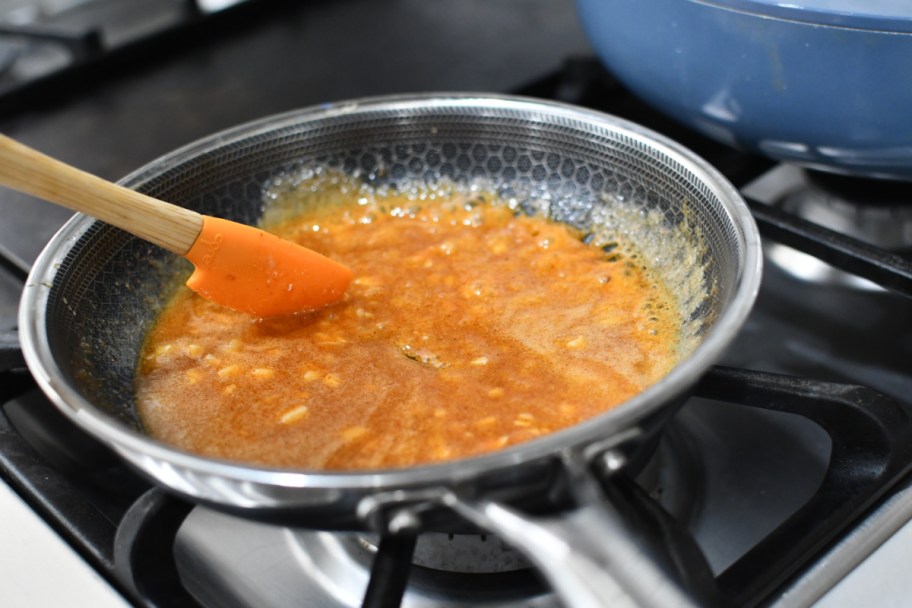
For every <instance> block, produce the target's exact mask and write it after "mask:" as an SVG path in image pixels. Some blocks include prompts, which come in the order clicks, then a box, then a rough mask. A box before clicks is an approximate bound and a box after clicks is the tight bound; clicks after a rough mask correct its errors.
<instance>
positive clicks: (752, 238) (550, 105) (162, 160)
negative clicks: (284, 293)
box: [19, 92, 762, 507]
mask: <svg viewBox="0 0 912 608" xmlns="http://www.w3.org/2000/svg"><path fill="white" fill-rule="evenodd" d="M454 105H459V106H465V107H471V106H481V107H490V108H492V109H494V108H513V109H522V110H526V111H539V112H541V113H542V114H544V115H547V116H548V118H549V119H555V118H561V117H562V118H568V119H573V120H577V121H581V122H587V123H590V124H592V125H593V126H596V127H601V128H606V129H608V130H610V131H613V132H621V133H623V134H624V135H626V136H627V137H630V138H632V139H634V140H636V141H638V142H641V143H645V144H648V145H649V146H650V147H652V148H656V149H658V150H659V151H661V152H662V153H663V154H666V155H667V156H669V157H670V158H672V159H674V160H675V161H676V162H678V163H680V164H681V165H682V166H684V167H686V168H687V169H689V170H690V171H691V172H693V174H694V175H695V176H696V177H698V178H699V179H700V181H701V183H702V184H703V185H704V186H706V187H707V188H709V189H710V190H711V191H712V192H713V193H714V194H715V195H716V196H717V197H718V198H719V200H720V201H721V202H722V205H723V207H724V209H725V211H726V212H727V213H728V215H729V217H730V218H731V221H732V227H733V228H734V229H735V231H736V232H737V235H738V237H739V244H740V247H741V249H742V252H743V260H742V265H741V268H740V281H739V282H738V284H737V285H736V286H735V291H734V295H733V297H732V298H731V301H730V302H729V303H728V305H727V306H726V307H725V309H724V310H723V311H722V312H721V313H720V315H719V317H718V318H717V320H716V322H715V323H714V324H713V326H712V327H711V328H710V330H709V332H708V333H707V335H706V336H705V337H704V338H703V339H701V341H700V343H699V344H698V346H697V347H696V348H695V349H694V351H693V352H692V353H691V354H690V355H689V356H688V357H686V358H685V359H684V360H683V361H681V362H680V363H679V364H678V365H677V366H675V368H674V369H672V371H671V372H669V373H668V374H667V375H666V376H664V377H663V378H662V379H661V380H659V381H658V382H657V383H656V384H654V385H652V386H650V387H649V388H647V389H646V390H644V391H642V392H641V393H638V394H637V395H635V396H634V397H632V398H631V399H629V400H627V401H625V402H624V403H622V404H620V405H618V406H616V407H614V408H612V409H610V410H607V411H606V412H604V413H602V414H600V415H598V416H595V417H594V418H591V419H589V420H586V421H584V422H581V423H579V424H577V425H574V426H572V427H568V428H565V429H562V430H559V431H555V432H553V433H550V434H548V435H546V436H543V437H540V438H537V439H534V440H531V441H528V442H525V443H522V444H518V445H515V446H511V447H509V448H505V449H502V450H498V451H495V452H490V453H487V454H482V455H478V456H473V457H470V458H463V459H458V460H452V461H445V462H441V463H436V464H429V465H421V466H415V467H407V468H391V469H378V470H355V471H320V470H302V469H288V468H279V467H266V466H258V465H250V464H244V463H239V462H236V461H228V460H220V459H214V458H207V457H202V456H198V455H195V454H192V453H190V452H187V451H184V450H180V449H177V448H174V447H171V446H169V445H166V444H164V443H162V442H160V441H157V440H154V439H152V438H150V437H148V436H147V435H144V434H141V433H139V432H137V431H134V430H132V429H129V428H127V427H126V426H125V425H123V424H122V423H120V422H118V421H116V420H114V419H113V418H112V417H111V416H109V415H107V414H105V413H104V412H102V411H101V410H100V409H98V408H96V407H95V406H93V405H92V404H91V403H90V402H89V401H87V400H86V399H84V398H83V397H82V396H81V395H80V394H79V393H78V392H77V391H76V390H74V389H73V387H71V386H69V385H68V384H67V383H66V382H65V381H64V380H63V377H62V374H61V372H60V369H59V367H58V366H57V365H56V363H55V359H54V355H53V352H52V351H51V348H50V345H49V341H48V339H47V335H46V333H45V332H44V328H45V327H46V304H47V298H48V295H49V294H50V290H51V287H50V286H52V285H53V281H54V277H55V274H56V265H57V264H58V263H59V261H60V260H62V259H63V258H64V257H65V256H66V254H67V253H68V252H69V251H70V249H71V248H72V246H73V245H74V244H75V243H76V242H77V241H78V239H79V238H80V237H81V236H82V235H83V234H84V233H85V232H86V231H87V230H88V229H89V228H90V227H91V226H93V225H94V224H95V223H99V222H98V220H95V219H94V218H91V217H88V216H84V215H82V214H76V215H75V216H74V217H73V218H71V219H70V220H69V221H67V223H66V224H64V225H63V227H61V229H60V230H59V231H58V232H57V233H56V234H55V235H54V236H53V237H52V239H51V240H50V241H49V242H48V243H47V245H46V246H45V248H44V249H43V250H42V252H41V254H39V256H38V258H37V259H36V261H35V263H34V265H33V267H32V270H31V272H30V274H29V278H28V281H27V283H26V287H25V289H24V291H23V293H22V298H21V300H20V307H19V327H20V341H21V343H22V350H23V355H24V357H25V360H26V363H27V365H28V367H29V370H30V371H31V373H32V375H33V376H34V377H35V379H36V382H37V383H38V385H39V387H40V388H41V389H42V391H43V392H44V393H45V394H46V395H47V396H48V398H49V399H50V400H51V402H52V403H53V404H54V405H55V406H56V407H57V409H59V410H60V411H61V412H62V413H64V415H66V416H67V417H68V418H70V419H71V420H72V421H73V422H74V423H76V424H77V426H79V427H81V428H82V429H84V430H85V431H87V432H88V433H89V434H90V435H92V436H93V437H95V438H96V439H99V440H101V441H102V442H103V443H105V444H107V445H109V446H110V447H112V448H113V449H114V450H115V451H117V452H118V453H119V454H120V455H121V456H123V457H124V458H126V459H127V460H128V461H130V462H132V463H133V464H135V465H137V466H139V468H141V469H142V470H144V471H145V472H146V473H147V474H150V475H151V476H152V477H153V478H154V479H156V480H157V481H158V482H159V483H161V484H163V485H165V486H168V487H171V488H172V489H177V490H178V491H181V490H183V491H184V492H186V490H187V488H186V486H185V484H178V487H175V485H174V481H173V480H168V479H162V475H161V474H154V473H152V472H151V471H155V470H160V469H161V468H162V466H164V467H165V469H168V470H171V469H175V468H176V469H179V470H181V471H189V472H192V473H193V474H194V475H195V476H200V477H203V478H221V479H230V480H231V481H232V482H234V483H241V484H251V483H252V484H257V485H264V486H269V487H273V488H289V489H301V490H352V491H356V490H360V491H366V490H371V491H381V490H395V489H401V488H404V487H410V488H412V487H425V486H440V485H451V484H453V483H455V482H458V481H461V480H466V479H471V478H477V477H479V476H481V475H483V474H487V473H490V472H492V471H495V470H504V471H505V470H509V469H511V468H513V467H518V466H522V465H529V464H534V463H541V462H545V461H547V460H549V459H552V458H553V457H554V456H555V455H556V454H558V453H560V452H561V451H563V450H566V449H581V448H584V447H586V446H589V445H592V444H594V443H596V442H599V441H604V440H605V439H607V438H610V437H613V436H617V435H618V434H620V433H622V432H623V431H626V430H630V429H632V428H635V427H636V426H637V423H639V422H640V421H641V420H643V419H645V418H647V417H649V416H650V415H651V414H654V413H657V412H658V411H659V410H661V409H662V408H664V407H666V406H668V405H670V404H671V403H673V402H674V401H675V400H676V399H677V398H678V397H681V396H683V395H685V394H686V392H687V390H688V389H689V388H690V387H691V386H692V385H693V384H695V383H696V382H697V381H698V380H699V378H700V377H701V376H702V375H703V373H705V372H706V371H707V370H708V369H709V367H710V366H711V365H713V364H714V363H715V361H716V360H717V359H718V357H719V356H720V355H721V353H722V352H723V351H724V349H725V348H726V347H727V346H728V345H729V344H730V342H731V341H732V340H733V339H734V337H735V336H736V335H737V333H738V331H739V329H740V328H741V326H742V325H743V323H744V321H745V320H746V318H747V316H748V314H749V313H750V311H751V309H752V307H753V303H754V301H755V299H756V296H757V293H758V291H759V286H760V281H761V278H762V251H761V244H760V237H759V232H758V230H757V226H756V223H755V222H754V219H753V216H752V215H751V214H750V211H749V209H748V207H747V205H746V204H745V203H744V201H743V199H742V197H741V195H740V194H739V193H738V191H737V189H735V188H734V186H733V185H732V184H731V183H729V182H728V180H727V179H726V178H725V177H724V176H722V174H721V173H720V172H719V171H718V170H716V169H715V168H714V167H713V166H711V165H710V164H709V163H708V162H706V161H705V160H704V159H702V158H701V157H699V156H697V155H696V154H695V153H694V152H692V151H690V150H689V149H687V148H686V147H684V146H683V145H681V144H678V143H677V142H675V141H673V140H671V139H669V138H667V137H665V136H664V135H661V134H659V133H656V132H654V131H652V130H651V129H648V128H646V127H643V126H641V125H638V124H636V123H633V122H631V121H628V120H626V119H623V118H619V117H617V116H614V115H610V114H606V113H603V112H599V111H596V110H590V109H587V108H583V107H580V106H575V105H572V104H567V103H562V102H555V101H547V100H540V99H535V98H529V97H522V96H515V95H499V94H490V93H452V92H431V93H423V94H407V95H385V96H376V97H366V98H361V99H355V100H346V101H339V102H334V103H324V104H318V105H313V106H309V107H306V108H302V109H298V110H292V111H289V112H284V113H280V114H275V115H272V116H267V117H264V118H260V119H258V120H254V121H250V122H246V123H243V124H241V125H238V126H234V127H231V128H228V129H225V130H222V131H219V132H216V133H214V134H211V135H208V136H206V137H203V138H200V139H197V140H196V141H194V142H191V143H189V144H187V145H185V146H183V147H180V148H177V149H176V150H174V151H172V152H170V153H168V154H165V155H164V156H161V157H159V158H157V159H155V160H153V161H151V162H150V163H147V164H146V165H144V166H142V167H140V168H139V169H137V170H135V171H133V172H132V173H130V174H128V175H127V176H126V177H124V178H122V179H121V180H119V182H118V183H119V184H121V185H124V186H127V187H130V188H137V187H140V186H142V185H143V184H144V183H146V182H147V181H149V180H150V179H152V178H153V177H155V176H156V175H158V174H160V173H161V172H162V171H165V170H167V169H168V168H170V167H173V166H176V165H179V164H180V163H181V162H185V161H186V160H187V158H189V157H192V156H193V155H197V154H201V153H203V152H205V151H207V150H212V149H214V148H218V147H221V146H224V145H227V144H230V143H233V142H236V141H239V140H243V139H247V138H252V137H254V136H256V135H258V134H263V133H267V132H271V131H277V130H279V129H281V128H283V127H287V126H292V125H299V124H302V123H305V122H306V121H308V120H312V119H314V118H318V117H319V118H323V117H330V116H333V115H343V114H348V113H354V112H358V111H362V110H379V109H381V108H392V107H396V108H399V109H406V108H410V107H411V108H415V107H424V108H432V107H434V106H440V107H453V106H454ZM150 467H151V469H150ZM194 489H197V488H192V489H191V491H190V492H189V494H190V495H193V496H196V497H200V498H211V496H209V495H203V494H201V493H199V492H194V491H193V490H194ZM267 503H269V501H265V503H264V504H257V505H256V506H258V507H268V506H287V504H286V503H287V501H284V500H280V501H279V502H278V503H277V504H275V505H272V504H267Z"/></svg>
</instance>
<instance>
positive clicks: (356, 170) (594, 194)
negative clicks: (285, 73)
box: [22, 96, 759, 504]
mask: <svg viewBox="0 0 912 608" xmlns="http://www.w3.org/2000/svg"><path fill="white" fill-rule="evenodd" d="M666 143H667V146H671V147H666V144H662V145H658V146H657V144H656V143H655V140H654V139H652V135H651V134H644V132H643V131H642V130H641V129H639V128H638V127H635V126H634V125H629V124H627V123H624V122H623V121H617V120H616V119H613V118H608V117H605V116H604V115H599V114H596V113H592V112H587V111H581V110H579V109H578V108H571V107H568V106H562V105H559V104H550V103H540V102H533V101H529V100H518V99H511V98H491V97H485V98H478V97H475V96H449V97H432V96H428V97H414V98H407V99H404V98H403V99H399V98H392V99H380V100H373V101H366V102H362V103H359V104H348V105H346V104H340V105H336V106H329V107H328V108H316V109H312V110H306V111H303V112H298V113H293V114H289V115H284V116H280V117H274V118H271V119H267V120H265V121H261V122H259V123H255V124H252V125H246V126H243V127H240V128H238V129H235V130H232V131H228V132H225V133H222V134H219V135H216V136H213V137H211V138H208V139H206V140H203V141H201V142H197V143H196V144H192V145H191V146H188V147H187V148H184V149H182V150H179V151H177V152H175V153H173V154H171V155H169V156H167V157H165V158H163V159H160V160H158V161H156V162H154V163H152V164H150V165H148V166H147V167H144V168H143V169H140V170H139V171H137V172H136V173H134V174H132V175H131V176H129V177H127V178H126V179H125V180H123V181H122V182H121V183H123V184H125V185H127V186H129V187H134V188H136V189H138V190H140V191H142V192H145V193H146V194H149V195H152V196H155V197H158V198H162V199H164V200H168V201H171V202H174V203H177V204H179V205H183V206H186V207H190V208H192V209H195V210H197V211H200V212H202V213H206V214H210V215H216V216H221V217H227V218H229V219H233V220H238V221H241V222H245V223H256V222H257V220H258V219H259V218H260V216H261V215H262V213H263V210H264V196H263V195H264V188H266V187H267V186H268V185H269V184H271V183H273V182H274V180H275V179H276V178H277V176H283V175H284V176H294V175H298V174H300V173H301V172H302V171H306V170H307V169H308V168H309V167H314V166H321V167H331V168H336V169H340V170H342V171H344V172H347V173H351V174H356V175H358V176H360V178H361V179H362V180H364V181H366V182H368V183H370V184H372V185H374V186H376V187H383V186H384V185H402V184H404V183H407V182H408V181H411V180H419V181H433V180H441V179H445V180H449V181H452V182H453V183H455V184H457V185H458V186H459V187H463V188H470V187H472V186H473V185H476V186H477V185H478V184H482V185H483V186H484V187H485V188H487V189H490V188H492V187H493V188H494V189H495V190H497V191H498V192H499V193H500V194H501V195H502V196H505V197H507V198H514V199H516V202H517V204H518V206H519V207H520V208H523V209H527V210H532V211H542V212H545V213H547V214H548V215H550V216H551V217H553V218H555V219H558V220H560V221H565V222H568V223H570V224H573V225H575V226H578V227H582V228H584V229H586V230H588V231H591V232H594V233H595V234H596V238H601V239H606V240H607V241H610V240H611V239H612V238H614V237H616V236H623V238H625V239H633V240H634V241H635V242H637V243H638V244H639V248H640V254H641V255H643V256H645V257H646V258H648V259H649V260H650V263H651V264H653V265H654V266H655V267H657V268H658V269H659V270H660V273H661V274H662V275H663V276H664V278H665V280H666V282H668V283H669V285H670V286H671V288H672V289H673V290H674V291H677V295H678V297H679V299H680V301H681V306H682V312H683V313H684V316H685V318H687V319H688V321H687V327H686V328H685V334H686V336H687V337H686V339H685V340H684V342H683V344H682V349H683V351H684V354H685V355H689V354H692V352H694V350H695V349H696V351H697V352H698V353H699V351H700V350H701V349H704V348H705V347H706V344H705V343H706V342H707V340H706V338H707V336H709V335H711V334H713V333H719V332H722V333H725V334H730V333H733V332H734V331H735V330H736V329H737V327H736V326H737V325H739V324H740V322H741V321H742V320H743V317H744V316H745V315H746V308H749V306H750V303H751V301H752V298H753V292H754V291H755V290H756V284H757V281H758V280H759V277H758V276H757V275H758V273H759V262H758V259H759V258H758V257H757V255H756V251H753V250H752V248H754V249H755V248H756V247H757V242H756V241H757V239H756V234H755V232H754V231H755V229H754V228H753V225H752V223H750V220H749V216H748V215H747V214H746V211H743V210H741V209H740V207H739V206H738V204H739V203H738V197H737V194H735V193H734V191H733V190H731V189H730V186H728V185H727V184H726V183H725V182H724V180H722V179H721V178H720V177H719V176H718V175H716V174H714V173H710V174H709V175H708V176H707V174H705V173H704V171H710V172H711V171H712V170H711V169H707V168H705V167H703V166H702V165H700V164H699V163H697V164H694V162H695V161H694V160H693V159H692V158H690V157H689V156H686V154H685V153H684V152H682V151H680V149H679V148H677V147H673V146H672V144H670V143H668V142H666ZM745 218H747V219H745ZM619 222H621V224H622V225H623V226H624V227H623V228H622V229H621V230H622V232H624V234H623V235H618V234H617V230H618V225H621V224H619ZM607 241H606V242H607ZM746 267H747V268H746ZM189 271H190V267H189V264H188V263H186V262H184V261H183V260H182V259H180V258H175V256H172V255H171V254H168V253H166V252H164V251H162V250H160V249H158V248H156V247H154V246H152V245H148V244H146V243H144V242H142V241H139V240H138V239H136V238H133V237H131V236H129V235H127V234H125V233H123V232H121V231H119V230H117V229H115V228H112V227H110V226H106V225H103V224H100V223H97V222H91V221H89V220H87V219H85V218H83V219H82V220H79V219H76V220H74V222H71V224H68V226H67V227H65V228H64V229H63V231H62V232H61V234H60V235H58V237H57V238H56V239H55V241H54V242H52V243H51V244H50V246H49V247H48V250H46V251H45V252H44V253H43V254H42V256H41V258H39V261H38V263H36V268H35V270H34V271H33V278H32V281H30V283H32V284H33V285H34V286H35V288H36V289H37V290H39V292H38V293H31V294H30V293H26V295H25V297H24V300H23V309H24V310H23V312H22V318H23V319H24V320H25V322H24V323H22V326H26V325H28V326H29V328H30V329H29V333H30V335H31V334H35V337H34V338H33V339H32V338H30V339H27V340H25V342H26V343H27V344H26V345H25V350H26V356H27V358H28V359H29V362H30V365H31V366H32V367H33V369H34V368H35V367H40V368H42V372H43V373H42V374H41V375H42V376H44V375H46V376H48V377H49V378H50V381H49V382H48V383H47V384H48V386H45V390H46V391H49V392H51V393H53V394H52V399H53V400H54V401H55V403H57V404H58V406H61V407H62V408H63V409H64V411H65V413H68V414H70V415H71V416H72V415H73V414H74V412H78V411H80V410H82V411H84V410H92V411H94V412H95V413H94V414H92V417H93V418H94V419H97V418H98V416H96V415H95V414H97V413H99V410H100V411H102V412H104V414H103V415H102V416H101V418H102V419H103V420H105V421H110V425H111V426H114V427H119V428H121V429H123V427H127V428H129V429H133V430H134V431H137V432H140V433H141V426H140V424H139V421H138V420H137V419H136V417H135V414H134V408H133V375H134V370H135V366H136V359H137V353H138V352H139V349H140V346H141V343H142V340H143V337H144V334H145V332H146V330H147V328H148V327H149V325H150V324H151V323H152V322H153V320H154V319H155V317H156V314H157V313H158V311H159V310H160V309H161V306H162V304H163V302H164V301H165V300H166V297H167V295H168V294H169V293H170V292H171V290H172V289H173V288H174V287H175V286H176V285H177V284H178V283H179V281H181V280H183V279H184V278H186V276H187V275H188V274H189ZM733 302H734V303H736V306H735V307H737V308H739V309H742V310H737V311H734V312H732V311H731V308H733ZM723 318H724V319H726V321H725V322H724V323H719V320H720V319H723ZM718 325H722V327H721V328H720V327H717V326H718ZM714 327H715V329H714ZM729 337H730V336H727V335H723V336H721V337H718V336H717V339H716V340H715V343H714V345H713V347H712V349H710V351H708V352H706V353H704V355H705V356H702V355H701V357H700V358H701V359H707V360H705V361H703V360H701V361H699V362H693V361H690V363H688V365H689V366H690V367H689V369H687V370H685V371H679V370H675V372H673V373H672V374H671V380H669V382H668V383H666V384H667V386H665V387H663V388H662V389H661V390H659V391H658V393H657V394H656V395H653V396H652V397H651V398H650V399H645V400H640V401H639V402H638V403H635V404H630V403H628V404H626V405H624V406H621V407H620V408H618V409H619V410H622V412H623V413H625V414H626V416H627V418H626V420H634V419H637V418H641V417H644V416H647V415H650V414H652V413H654V412H655V411H656V410H658V409H659V408H660V407H661V406H662V403H657V402H656V399H657V398H658V399H659V400H660V401H662V400H667V398H668V397H669V396H671V395H675V394H678V393H680V392H681V391H682V390H683V389H684V388H686V384H687V383H689V382H692V381H694V380H696V377H698V374H699V372H700V371H702V370H703V369H705V368H706V367H707V366H708V365H709V364H711V362H712V361H711V358H712V357H713V356H715V355H716V354H717V352H718V350H719V349H720V348H721V347H722V346H724V343H725V342H727V339H728V338H729ZM33 340H34V341H35V342H37V343H42V342H46V345H45V347H46V350H47V352H43V350H44V348H45V347H43V346H41V345H39V346H38V347H36V348H32V347H31V346H29V344H30V343H31V342H32V341H33ZM33 350H37V351H39V352H38V354H37V355H36V354H34V353H33V352H32V351H33ZM688 359H689V360H692V359H694V357H693V356H691V357H689V358H688ZM684 367H687V366H684ZM675 376H676V377H675ZM663 382H664V381H663ZM647 392H649V391H647ZM647 397H649V395H647ZM646 402H648V407H646V406H645V405H646ZM628 406H629V407H628ZM610 414H611V416H609V417H605V416H603V417H605V418H606V419H608V418H611V420H612V421H613V422H616V424H609V425H605V424H602V425H601V428H599V424H600V422H599V418H603V417H599V418H597V419H595V420H594V421H591V422H592V424H590V423H584V424H583V425H579V426H581V427H586V428H585V429H583V430H581V431H580V434H577V435H576V439H575V440H573V441H578V440H580V438H583V439H586V440H591V439H593V438H595V437H599V436H603V435H605V434H610V433H611V432H616V431H618V430H620V429H621V428H623V427H624V426H625V425H626V424H627V423H626V422H625V418H623V415H615V414H614V413H610ZM74 418H75V419H77V421H80V416H78V415H76V416H74ZM114 420H116V421H117V422H116V423H115V422H113V421H114ZM108 424H109V423H108V422H104V423H103V424H102V425H101V426H107V425H108ZM84 426H87V428H89V430H90V431H92V432H93V433H95V434H99V433H100V434H101V435H102V437H101V438H102V439H103V440H108V441H109V442H110V438H109V437H107V436H106V432H105V431H104V430H103V429H102V430H100V426H99V424H97V423H95V422H93V423H91V424H88V425H86V424H84ZM570 431H571V434H572V433H573V432H576V429H571V430H570ZM119 432H121V431H119ZM545 439H546V440H547V441H551V443H550V444H547V441H546V442H545V443H546V444H547V445H546V446H545V448H544V449H542V450H540V451H539V452H540V453H542V454H543V453H546V452H548V451H549V450H550V449H552V447H553V445H555V444H554V443H553V441H552V440H550V439H549V438H545ZM139 441H140V443H141V442H142V440H141V439H140V440H139ZM114 443H115V444H117V441H115V442H114ZM147 443H149V444H153V443H154V442H151V441H147ZM532 443H540V442H539V441H536V442H532ZM133 445H136V442H134V443H133ZM548 446H552V447H548ZM115 447H118V446H117V445H115ZM518 447H519V448H523V447H524V446H518ZM156 449H158V448H156ZM121 451H122V452H123V450H121ZM514 451H515V450H514ZM167 452H168V450H167V449H165V450H164V452H162V451H161V450H159V451H158V452H157V454H161V453H167ZM131 460H133V461H134V463H136V462H137V460H136V458H131ZM192 460H193V458H190V459H189V461H192ZM197 460H202V459H197ZM518 460H522V458H520V459H518ZM508 461H509V462H508ZM182 462H188V460H187V459H184V460H183V461H182ZM510 462H517V458H512V460H510V459H507V460H503V461H502V464H505V465H509V464H510ZM158 464H161V463H158ZM158 464H157V465H156V466H158ZM140 466H141V468H144V469H145V470H146V471H147V472H149V470H150V469H149V467H148V466H144V465H142V464H141V465H140ZM240 468H243V467H240ZM225 470H227V469H224V468H223V469H220V471H222V472H224V471H225ZM152 475H153V476H154V477H158V478H161V476H160V475H158V474H157V473H155V472H154V471H153V472H152ZM217 475H218V473H217ZM349 479H351V478H349ZM165 483H166V484H168V482H167V481H166V482H165ZM290 484H291V485H295V486H297V485H301V484H304V485H306V484H307V482H306V481H302V480H301V479H297V480H294V481H292V482H290ZM171 485H173V484H171ZM343 485H344V484H343ZM374 485H376V483H375V484H374ZM380 485H381V486H382V485H383V484H380ZM178 489H179V490H181V491H184V492H186V493H188V494H198V492H197V491H196V490H195V489H190V490H188V489H187V488H186V487H180V488H178ZM204 498H206V497H205V496H204ZM209 498H211V497H209ZM213 500H214V501H215V502H219V501H220V500H221V497H216V498H214V499H213ZM266 502H269V501H266ZM280 502H281V501H280ZM264 504H265V503H264Z"/></svg>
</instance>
